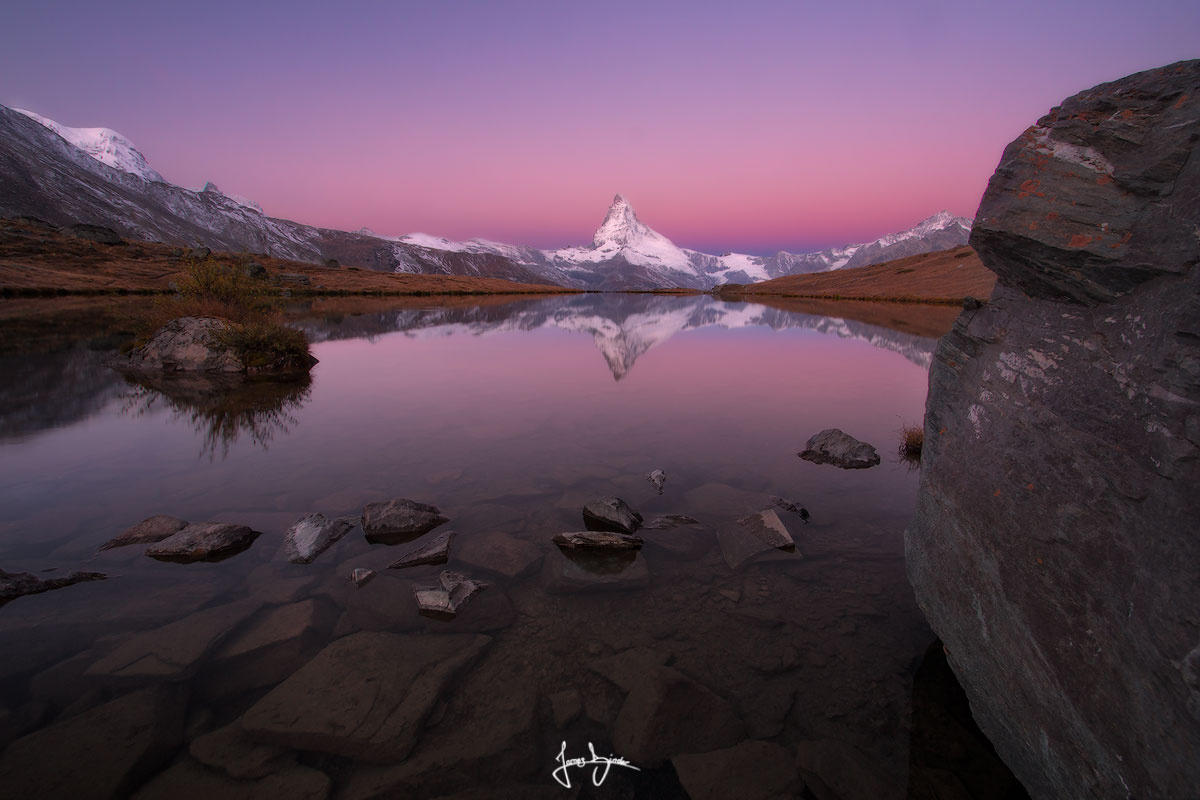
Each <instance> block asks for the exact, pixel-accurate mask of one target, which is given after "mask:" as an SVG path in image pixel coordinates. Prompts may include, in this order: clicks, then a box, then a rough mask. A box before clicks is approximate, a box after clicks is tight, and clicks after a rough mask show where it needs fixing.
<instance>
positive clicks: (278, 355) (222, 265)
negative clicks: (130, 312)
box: [130, 255, 311, 371]
mask: <svg viewBox="0 0 1200 800" xmlns="http://www.w3.org/2000/svg"><path fill="white" fill-rule="evenodd" d="M255 273H256V271H255V270H252V269H248V268H246V266H244V265H239V264H234V263H229V262H227V261H221V260H218V259H216V258H213V257H212V256H211V255H210V256H206V257H204V258H191V259H188V260H187V261H186V262H185V266H184V269H183V274H182V275H181V276H180V277H179V280H178V282H177V284H176V285H175V289H176V292H175V294H173V295H170V296H167V297H162V298H159V299H158V300H157V301H156V302H154V303H153V304H152V305H151V307H150V308H149V309H147V312H146V314H145V315H144V316H143V317H142V319H141V320H140V325H139V326H138V327H139V329H140V335H139V336H138V337H137V339H136V340H135V341H134V342H132V343H131V344H130V349H132V348H134V347H139V346H141V345H143V344H145V343H146V342H147V341H149V340H150V337H152V336H153V335H154V333H155V332H156V331H157V330H158V329H159V328H161V327H162V326H163V325H165V324H166V323H168V322H170V321H171V320H173V319H178V318H179V317H216V318H217V319H223V320H225V321H227V322H228V323H229V327H228V328H227V329H226V330H225V331H224V333H223V334H222V335H221V337H220V344H221V345H223V346H225V347H228V348H229V349H231V350H233V351H234V353H236V354H237V356H238V358H240V359H241V360H242V363H244V364H245V365H246V367H247V368H248V369H249V370H250V371H256V370H270V371H291V370H299V369H307V368H308V366H310V365H311V362H310V360H309V353H308V337H306V336H305V335H304V332H303V331H300V330H296V329H295V328H290V327H288V326H287V325H285V324H283V322H282V321H281V319H280V313H279V310H278V308H277V305H278V298H277V297H276V295H275V293H274V291H273V287H272V286H271V285H270V284H269V283H268V282H267V281H266V280H265V279H264V278H262V277H258V276H257V275H256V274H255Z"/></svg>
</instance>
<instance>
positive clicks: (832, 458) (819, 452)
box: [798, 428, 879, 469]
mask: <svg viewBox="0 0 1200 800" xmlns="http://www.w3.org/2000/svg"><path fill="white" fill-rule="evenodd" d="M798 455H799V456H800V457H801V458H803V459H804V460H805V461H811V462H813V463H814V464H832V465H833V466H835V467H841V468H842V469H866V468H867V467H873V466H875V465H876V464H878V463H879V453H877V452H875V448H874V447H872V446H871V445H869V444H867V443H866V442H860V441H859V440H858V439H855V438H854V437H853V436H851V435H850V434H848V433H845V432H844V431H842V430H840V429H838V428H827V429H825V430H823V431H821V432H820V433H817V434H813V436H812V437H811V438H809V440H808V443H807V444H806V445H804V449H803V450H802V451H800V453H798Z"/></svg>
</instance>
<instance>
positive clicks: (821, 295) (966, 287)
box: [718, 246, 996, 306]
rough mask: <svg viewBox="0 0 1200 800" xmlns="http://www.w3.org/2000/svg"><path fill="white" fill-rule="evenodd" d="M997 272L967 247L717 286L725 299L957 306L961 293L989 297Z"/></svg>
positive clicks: (962, 294) (960, 300)
mask: <svg viewBox="0 0 1200 800" xmlns="http://www.w3.org/2000/svg"><path fill="white" fill-rule="evenodd" d="M995 285H996V276H995V274H994V273H993V272H991V271H990V270H989V269H988V268H987V267H985V266H984V265H983V262H982V261H980V260H979V256H978V255H976V253H975V251H974V250H972V249H971V248H970V247H966V246H963V247H955V248H952V249H950V250H939V251H937V252H934V253H925V254H923V255H919V256H909V257H908V258H899V259H896V260H895V261H888V262H885V263H883V264H872V265H870V266H867V267H854V268H852V269H839V270H833V271H830V272H815V273H811V274H808V275H787V276H784V277H782V278H775V279H774V280H769V281H763V282H761V283H749V284H740V285H731V286H727V287H722V288H721V289H720V290H719V292H718V294H719V295H720V296H721V297H726V298H746V299H752V300H755V301H762V300H763V299H764V298H766V297H795V298H808V299H819V300H827V301H845V300H849V301H858V302H863V301H866V302H872V303H881V302H884V303H922V304H932V305H954V306H957V305H961V303H962V301H963V299H964V298H966V297H974V298H976V299H978V300H986V299H987V298H989V297H991V295H992V289H993V287H994V286H995Z"/></svg>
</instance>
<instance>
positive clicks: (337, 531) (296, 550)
mask: <svg viewBox="0 0 1200 800" xmlns="http://www.w3.org/2000/svg"><path fill="white" fill-rule="evenodd" d="M353 527H354V523H353V522H351V521H350V520H348V519H344V518H342V519H326V518H325V515H324V514H320V513H314V514H307V515H305V516H303V517H301V518H300V519H299V520H298V521H297V522H296V524H294V525H292V527H290V528H288V532H287V533H286V534H284V537H283V557H284V558H286V559H287V560H288V561H290V562H291V563H293V564H310V563H312V561H313V559H315V558H316V557H317V556H319V555H321V553H324V552H325V551H326V550H328V549H329V548H330V547H332V546H333V544H334V543H335V542H337V541H338V540H339V539H341V538H342V537H343V536H345V535H346V534H347V533H348V532H349V531H350V529H351V528H353Z"/></svg>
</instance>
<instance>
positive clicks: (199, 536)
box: [146, 522, 259, 563]
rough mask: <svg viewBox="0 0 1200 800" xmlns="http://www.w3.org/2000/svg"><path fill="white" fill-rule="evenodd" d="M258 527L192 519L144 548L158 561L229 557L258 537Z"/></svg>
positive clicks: (209, 559) (212, 559) (182, 561)
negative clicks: (192, 520) (184, 526)
mask: <svg viewBox="0 0 1200 800" xmlns="http://www.w3.org/2000/svg"><path fill="white" fill-rule="evenodd" d="M258 535H259V534H258V531H255V530H251V529H250V528H248V527H246V526H245V525H235V524H232V523H228V522H193V523H191V524H190V525H188V526H187V527H186V528H182V529H180V530H179V531H178V532H177V533H174V534H172V535H171V536H169V537H167V538H166V539H163V540H162V541H161V542H159V543H158V544H155V545H152V546H150V547H148V548H146V555H148V556H150V557H151V558H156V559H158V560H159V561H177V562H181V563H188V562H192V561H222V560H224V559H226V558H231V557H233V556H235V555H237V554H238V553H241V552H242V551H243V550H246V549H247V548H249V547H250V545H252V544H254V540H255V539H257V538H258Z"/></svg>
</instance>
